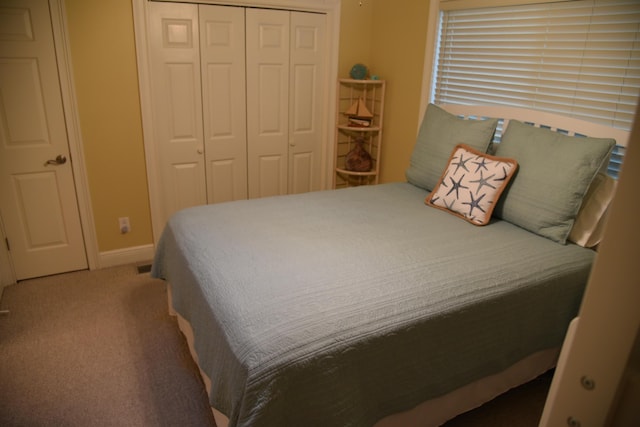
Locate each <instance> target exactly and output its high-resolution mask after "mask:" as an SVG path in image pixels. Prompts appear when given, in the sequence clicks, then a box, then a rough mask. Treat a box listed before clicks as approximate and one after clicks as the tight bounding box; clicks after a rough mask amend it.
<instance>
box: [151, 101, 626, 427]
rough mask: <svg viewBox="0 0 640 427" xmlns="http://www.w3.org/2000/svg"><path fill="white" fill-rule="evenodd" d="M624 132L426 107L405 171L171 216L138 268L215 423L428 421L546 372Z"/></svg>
mask: <svg viewBox="0 0 640 427" xmlns="http://www.w3.org/2000/svg"><path fill="white" fill-rule="evenodd" d="M538 118H540V120H538ZM496 129H498V133H499V134H500V135H499V136H498V139H499V143H496V141H497V140H496ZM505 129H506V130H505ZM576 130H577V131H578V132H577V133H576V132H575V131H576ZM584 135H589V137H586V136H584ZM627 137H628V135H627V134H626V133H625V132H622V131H619V130H615V129H610V128H607V127H605V126H599V125H592V124H586V123H584V122H580V121H578V120H575V119H567V118H560V117H557V116H554V115H550V114H544V113H543V114H540V113H539V112H533V111H529V110H521V109H510V108H499V107H477V106H476V107H472V106H471V107H470V106H435V105H429V107H428V108H427V111H426V113H425V116H424V119H423V122H422V125H421V128H420V131H419V134H418V137H417V140H416V144H415V149H414V152H413V154H412V157H411V162H410V166H409V168H408V169H407V182H396V183H387V184H381V185H375V186H362V187H353V188H346V189H339V190H328V191H321V192H315V193H306V194H299V195H291V196H280V197H271V198H264V199H254V200H244V201H236V202H230V203H222V204H217V205H209V206H200V207H194V208H190V209H185V210H183V211H180V212H178V213H176V214H175V215H174V216H173V217H172V218H171V219H170V220H169V222H168V223H167V226H166V227H165V230H164V232H163V234H162V237H161V239H160V241H159V242H158V245H157V250H156V256H155V259H154V262H153V266H152V276H154V277H158V278H161V279H164V280H166V282H167V285H168V289H169V296H170V303H169V304H170V310H171V311H172V313H174V314H175V315H177V316H178V322H179V325H180V327H181V330H182V331H183V332H184V334H185V336H186V337H187V341H188V342H189V345H190V348H191V350H192V354H193V356H194V360H196V362H197V363H198V366H199V368H200V370H201V373H202V376H203V379H204V381H205V384H206V387H207V391H208V393H209V398H210V403H211V406H212V408H213V410H214V416H215V418H216V423H217V424H218V425H219V426H221V427H224V426H227V425H228V426H255V427H259V426H300V425H304V426H354V427H355V426H373V425H376V426H378V427H384V426H412V425H415V426H418V425H419V426H430V425H440V424H442V423H444V422H445V421H447V420H448V419H451V418H453V417H454V416H456V415H458V414H460V413H462V412H464V411H467V410H469V409H472V408H474V407H476V406H478V405H480V404H482V403H484V402H486V401H488V400H490V399H492V398H493V397H495V396H497V395H498V394H500V393H502V392H504V391H506V390H508V389H509V388H512V387H514V386H517V385H519V384H522V383H524V382H527V381H529V380H531V379H533V378H535V377H536V376H538V375H540V374H541V373H544V372H545V371H546V370H548V369H550V368H552V367H553V366H554V364H555V362H556V359H557V356H558V353H559V348H560V346H561V345H562V342H563V339H564V336H565V334H566V332H567V328H568V325H569V323H570V321H571V320H572V319H573V318H574V317H575V316H576V315H577V312H578V309H579V306H580V301H581V297H582V293H583V291H584V287H585V284H586V282H587V279H588V276H589V272H590V268H591V264H592V262H593V260H594V258H595V256H596V254H597V252H596V251H595V250H594V248H596V247H597V243H598V242H599V238H600V237H599V235H601V231H602V224H603V222H604V221H605V220H606V211H607V206H608V204H609V202H610V200H611V198H612V197H613V193H614V191H615V181H613V180H612V179H610V178H607V177H606V174H604V170H605V168H606V164H607V163H608V162H609V158H610V156H611V152H612V150H614V149H616V148H615V147H618V148H619V147H620V146H624V144H626V138H627ZM532 147H534V148H533V149H532ZM462 160H466V161H469V163H467V166H468V168H467V172H465V171H464V170H465V165H464V164H462V165H461V163H463V162H462ZM471 162H473V167H472V166H471V165H472V163H471ZM488 164H493V165H494V167H495V168H494V169H486V165H488ZM461 168H462V169H461ZM474 171H475V172H474ZM503 172H504V173H503ZM456 174H458V175H456ZM460 174H461V175H460ZM462 175H464V176H465V177H466V179H472V178H473V179H472V181H474V182H475V184H476V185H477V187H478V188H476V187H474V188H476V189H475V190H471V189H469V188H468V187H469V186H471V184H470V183H469V181H462V179H463V178H459V177H461V176H462ZM490 177H491V179H493V180H492V181H489V179H490ZM465 182H466V183H467V184H466V186H465V185H464V183H465ZM456 193H459V194H458V196H457V198H456V199H455V200H453V199H448V198H450V197H453V195H455V194H456ZM485 193H486V197H485V196H484V194H485ZM460 194H463V195H462V196H460ZM465 197H466V198H465Z"/></svg>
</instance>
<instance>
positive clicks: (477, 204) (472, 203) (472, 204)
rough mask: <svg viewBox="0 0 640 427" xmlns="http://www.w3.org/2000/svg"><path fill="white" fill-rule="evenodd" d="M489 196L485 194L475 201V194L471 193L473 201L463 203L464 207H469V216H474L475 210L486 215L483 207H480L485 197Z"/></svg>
mask: <svg viewBox="0 0 640 427" xmlns="http://www.w3.org/2000/svg"><path fill="white" fill-rule="evenodd" d="M486 195H487V194H486V193H484V194H483V195H482V196H480V197H478V199H477V200H476V199H474V198H473V192H472V191H469V196H471V201H470V202H463V203H462V204H463V205H469V216H472V215H473V210H474V209H475V208H478V209H480V210H481V211H482V212H484V213H486V212H485V210H484V209H482V207H480V202H481V201H482V199H484V196H486Z"/></svg>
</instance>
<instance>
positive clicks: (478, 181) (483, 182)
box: [469, 171, 496, 194]
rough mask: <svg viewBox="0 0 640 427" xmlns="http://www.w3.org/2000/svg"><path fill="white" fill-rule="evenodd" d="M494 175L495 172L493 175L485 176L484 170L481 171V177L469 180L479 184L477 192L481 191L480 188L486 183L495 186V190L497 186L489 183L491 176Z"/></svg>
mask: <svg viewBox="0 0 640 427" xmlns="http://www.w3.org/2000/svg"><path fill="white" fill-rule="evenodd" d="M494 176H496V174H495V173H494V174H493V175H491V176H488V177H486V178H485V177H484V176H482V171H480V178H478V179H476V180H473V181H469V182H471V183H474V184H478V188H477V189H476V194H478V193H479V192H480V190H481V189H482V187H484V186H485V185H486V186H487V187H489V188H493V189H494V190H495V189H496V187H494V186H493V185H491V184H489V180H490V179H491V178H493V177H494Z"/></svg>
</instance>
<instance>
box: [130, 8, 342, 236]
mask: <svg viewBox="0 0 640 427" xmlns="http://www.w3.org/2000/svg"><path fill="white" fill-rule="evenodd" d="M148 1H149V0H131V4H132V7H133V23H134V32H135V42H136V60H137V64H138V83H139V88H140V89H139V90H140V107H141V112H142V133H143V139H144V148H145V150H144V151H145V161H146V166H147V185H148V187H149V206H150V209H151V226H152V230H153V240H154V244H155V243H157V242H158V239H159V238H160V235H161V233H162V229H163V227H164V223H163V222H162V221H160V220H159V219H160V218H162V217H163V215H162V209H163V207H162V206H163V205H162V189H161V188H160V185H159V183H160V179H159V177H160V175H159V174H160V171H159V168H158V165H157V162H156V159H157V156H158V152H157V150H156V149H155V147H154V144H153V143H152V141H153V129H154V127H153V109H152V97H151V79H150V67H149V59H150V58H149V53H148V40H147V27H148V22H147V12H148V7H147V3H148ZM158 1H171V0H158ZM172 2H173V3H181V2H189V3H193V0H173V1H172ZM198 3H203V4H207V3H209V4H218V5H227V6H252V7H263V8H272V9H285V10H296V11H301V12H315V13H324V14H326V16H327V28H326V31H327V32H326V43H327V45H326V46H327V53H326V58H327V73H326V76H325V78H326V81H325V85H326V86H325V87H326V88H327V89H329V90H327V91H325V95H324V99H323V106H324V108H325V111H326V112H327V113H326V116H325V120H324V123H323V127H324V129H325V133H324V134H325V139H326V144H325V145H326V147H325V148H324V152H323V157H324V158H323V159H322V165H323V173H322V174H321V180H322V182H321V188H323V189H327V188H329V186H331V184H332V182H333V157H334V156H333V154H334V144H333V140H332V135H333V133H334V124H335V110H336V102H335V96H336V95H335V91H333V90H330V89H331V88H333V87H334V86H335V81H336V80H337V78H338V49H339V42H340V40H339V34H340V0H324V1H318V0H199V1H198Z"/></svg>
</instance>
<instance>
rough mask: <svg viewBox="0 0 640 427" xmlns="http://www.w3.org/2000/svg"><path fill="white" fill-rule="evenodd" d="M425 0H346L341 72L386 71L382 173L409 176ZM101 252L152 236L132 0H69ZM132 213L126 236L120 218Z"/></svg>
mask: <svg viewBox="0 0 640 427" xmlns="http://www.w3.org/2000/svg"><path fill="white" fill-rule="evenodd" d="M428 6H429V3H428V2H427V1H425V0H397V1H394V2H391V1H388V0H363V1H362V6H359V1H358V0H343V1H342V6H341V25H340V34H341V35H340V48H339V49H340V51H339V64H338V75H339V76H340V77H348V74H349V70H350V69H351V66H352V65H353V64H355V63H357V62H361V63H364V64H366V65H368V66H369V67H370V69H371V71H372V73H375V74H378V75H380V77H381V78H384V79H385V80H387V98H386V103H385V123H384V126H385V129H384V135H383V138H384V144H383V153H382V155H383V159H382V164H381V169H382V173H381V180H382V182H390V181H402V180H404V170H405V169H406V167H407V166H408V163H409V155H410V153H411V150H412V148H413V143H414V141H415V134H416V129H417V127H418V123H417V114H418V108H419V94H420V84H421V77H422V66H423V57H424V42H425V34H426V23H427V12H428ZM65 7H66V11H67V20H68V22H67V23H68V31H69V37H70V44H71V56H72V61H73V64H72V66H73V72H74V77H75V86H76V95H77V99H78V107H79V116H80V126H81V131H82V138H83V143H84V154H85V161H86V168H87V173H88V179H89V191H90V194H91V203H92V207H93V213H94V219H95V228H96V234H97V240H98V247H99V250H100V252H104V251H110V250H116V249H122V248H127V247H134V246H141V245H147V244H151V243H153V236H152V231H151V216H150V208H149V197H148V190H147V180H146V170H145V160H144V145H143V138H142V121H141V115H140V114H141V113H140V100H139V96H138V81H137V69H136V56H135V39H134V31H133V12H132V9H131V0H109V1H104V0H65ZM122 216H128V217H129V218H130V219H131V226H132V232H131V233H129V234H125V235H122V234H120V232H119V229H118V218H119V217H122Z"/></svg>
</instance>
